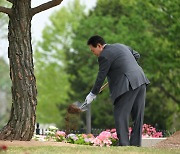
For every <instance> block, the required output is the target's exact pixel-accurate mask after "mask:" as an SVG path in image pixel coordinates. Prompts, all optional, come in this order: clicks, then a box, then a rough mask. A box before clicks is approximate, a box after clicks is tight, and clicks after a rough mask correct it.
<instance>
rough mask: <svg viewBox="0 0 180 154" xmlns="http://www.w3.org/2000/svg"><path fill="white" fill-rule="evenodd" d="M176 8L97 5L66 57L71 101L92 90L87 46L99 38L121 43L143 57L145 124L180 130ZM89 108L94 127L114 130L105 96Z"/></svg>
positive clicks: (92, 61)
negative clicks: (94, 37)
mask: <svg viewBox="0 0 180 154" xmlns="http://www.w3.org/2000/svg"><path fill="white" fill-rule="evenodd" d="M179 6H180V5H179V1H170V0H168V1H161V2H157V1H155V0H151V1H140V0H138V1H137V0H130V1H128V2H127V1H125V0H121V1H119V0H113V1H112V0H107V1H103V0H98V3H97V6H96V8H95V9H94V10H93V11H92V12H91V13H90V14H89V15H88V16H86V17H85V18H83V19H82V20H81V24H80V25H79V27H78V29H77V30H75V36H74V38H73V44H72V45H73V46H72V47H73V49H74V52H66V57H67V58H68V59H71V61H69V63H68V65H67V72H68V73H69V74H70V75H71V76H73V78H70V79H69V81H70V86H71V89H72V90H73V92H72V94H71V95H69V96H70V98H71V99H74V100H76V99H80V98H84V97H85V96H86V94H87V93H88V92H89V90H90V89H91V88H92V86H93V83H94V81H95V78H96V74H97V71H98V68H97V67H98V66H97V60H96V58H95V57H93V56H92V54H91V53H90V51H89V49H88V47H87V45H86V41H87V39H88V38H89V37H90V36H91V35H94V34H99V35H102V36H103V37H104V38H105V40H106V41H107V43H114V42H120V43H124V44H127V45H129V46H131V47H132V48H134V49H135V50H137V51H138V52H139V53H140V54H141V57H142V58H141V59H140V61H139V63H140V65H141V66H142V67H143V69H144V71H145V73H146V74H147V76H148V78H149V79H150V81H151V85H150V86H149V87H148V93H147V103H146V111H145V121H144V122H145V123H149V124H152V125H154V126H155V125H156V124H158V126H157V125H156V126H157V127H158V128H159V129H172V128H177V129H179V128H180V126H179V122H178V121H179V119H180V118H179V116H180V115H179V99H180V98H179V95H178V93H179V89H180V86H179V80H180V79H179V76H178V74H179V68H178V65H179V44H178V42H177V40H178V37H179V35H177V34H178V32H179V27H180V24H179V20H178V18H179V17H180V14H179V11H178V10H179ZM84 64H86V65H84ZM93 104H96V105H92V112H93V113H92V119H93V120H92V123H93V127H99V128H104V127H105V128H107V127H113V126H114V124H113V123H114V122H113V120H112V119H111V118H110V117H112V115H113V114H112V104H111V103H110V100H109V94H108V92H107V91H105V93H103V96H101V97H98V98H97V100H96V102H93ZM108 119H111V120H108ZM106 122H107V123H106Z"/></svg>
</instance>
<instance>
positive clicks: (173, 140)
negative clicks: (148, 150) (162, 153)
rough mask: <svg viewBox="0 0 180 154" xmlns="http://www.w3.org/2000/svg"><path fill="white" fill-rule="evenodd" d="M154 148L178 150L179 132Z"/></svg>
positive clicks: (179, 146)
mask: <svg viewBox="0 0 180 154" xmlns="http://www.w3.org/2000/svg"><path fill="white" fill-rule="evenodd" d="M154 147H155V148H178V149H180V131H177V132H176V133H174V134H173V135H172V136H170V137H168V138H167V139H166V140H164V141H161V142H159V143H158V144H156V145H155V146H154Z"/></svg>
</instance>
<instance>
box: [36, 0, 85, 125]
mask: <svg viewBox="0 0 180 154" xmlns="http://www.w3.org/2000/svg"><path fill="white" fill-rule="evenodd" d="M83 10H84V6H81V5H80V3H79V1H78V0H75V1H74V2H73V3H72V4H69V5H68V7H64V8H62V9H60V10H59V11H56V12H54V13H53V14H52V15H51V17H50V22H51V24H50V25H47V26H46V27H45V29H44V31H43V40H42V41H41V42H39V43H38V47H37V49H36V52H35V66H36V69H35V70H36V77H37V88H38V106H37V121H38V122H40V123H56V124H57V126H58V127H60V128H63V127H65V122H64V118H65V114H66V109H67V106H68V105H69V104H70V103H72V101H71V100H67V98H68V96H67V95H68V93H69V91H70V88H69V82H68V78H69V77H71V76H69V75H68V74H67V73H66V72H65V70H64V69H65V67H66V65H65V64H66V63H65V54H64V53H65V52H66V51H67V50H68V51H69V50H71V42H72V37H73V36H74V34H73V31H72V28H73V29H76V28H77V27H78V25H79V20H80V19H81V18H82V16H83V14H84V13H83Z"/></svg>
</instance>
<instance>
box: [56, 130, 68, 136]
mask: <svg viewBox="0 0 180 154" xmlns="http://www.w3.org/2000/svg"><path fill="white" fill-rule="evenodd" d="M56 136H63V137H65V136H66V133H65V132H63V131H57V132H56Z"/></svg>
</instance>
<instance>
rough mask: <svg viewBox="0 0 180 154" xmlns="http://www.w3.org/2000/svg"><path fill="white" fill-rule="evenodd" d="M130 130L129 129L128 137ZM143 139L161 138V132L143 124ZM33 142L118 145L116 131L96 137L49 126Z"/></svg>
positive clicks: (34, 137) (35, 136) (108, 131)
mask: <svg viewBox="0 0 180 154" xmlns="http://www.w3.org/2000/svg"><path fill="white" fill-rule="evenodd" d="M131 132H132V128H129V135H130V134H131ZM142 137H143V138H150V137H153V138H154V137H156V138H160V137H163V135H162V132H157V131H156V129H155V128H154V127H152V126H151V125H147V124H144V125H143V130H142ZM33 139H34V140H38V141H57V142H65V143H72V144H83V145H93V146H115V145H117V143H118V138H117V133H116V129H108V130H106V131H102V132H101V133H100V134H99V135H98V136H97V137H95V136H94V135H92V134H66V133H65V132H64V131H59V130H58V128H56V127H54V126H50V127H49V129H48V131H46V135H44V136H42V135H34V136H33Z"/></svg>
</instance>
